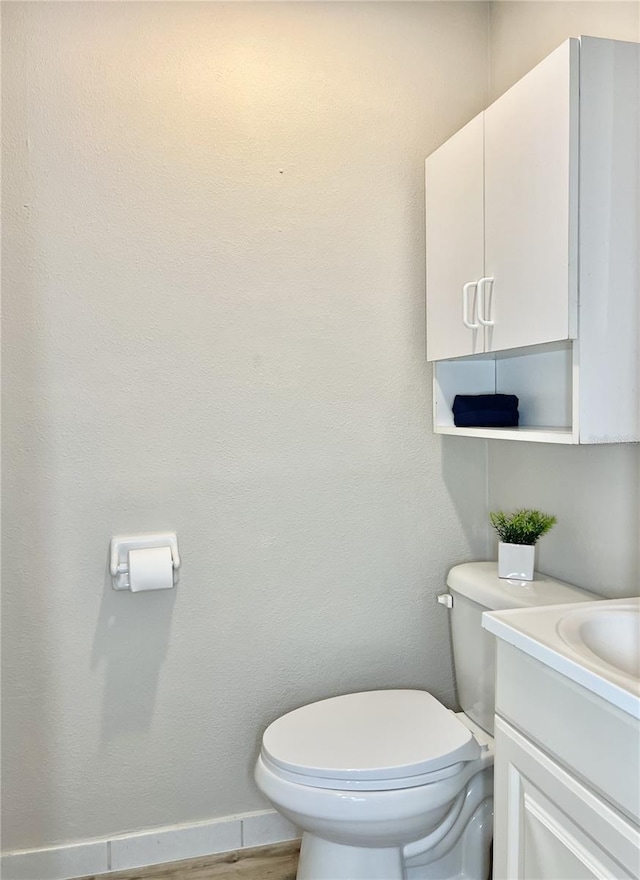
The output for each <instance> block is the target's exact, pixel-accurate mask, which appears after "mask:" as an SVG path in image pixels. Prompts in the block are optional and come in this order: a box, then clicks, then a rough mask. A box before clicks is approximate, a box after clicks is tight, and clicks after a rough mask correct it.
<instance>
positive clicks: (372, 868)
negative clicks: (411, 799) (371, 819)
mask: <svg viewBox="0 0 640 880" xmlns="http://www.w3.org/2000/svg"><path fill="white" fill-rule="evenodd" d="M405 876H406V875H405V873H404V868H403V859H402V849H401V848H400V847H380V848H378V847H376V848H371V847H360V846H345V845H344V844H341V843H332V842H331V841H329V840H323V839H322V838H320V837H316V836H315V835H313V834H309V832H308V831H305V832H304V834H303V835H302V844H301V846H300V862H299V863H298V873H297V875H296V877H297V880H404V878H405Z"/></svg>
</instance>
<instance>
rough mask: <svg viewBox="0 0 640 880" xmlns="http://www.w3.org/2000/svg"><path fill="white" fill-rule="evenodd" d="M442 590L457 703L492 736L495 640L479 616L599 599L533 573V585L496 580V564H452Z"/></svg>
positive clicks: (501, 579) (561, 582) (584, 591)
mask: <svg viewBox="0 0 640 880" xmlns="http://www.w3.org/2000/svg"><path fill="white" fill-rule="evenodd" d="M447 586H448V587H449V590H450V592H451V594H452V597H453V604H452V606H451V612H450V613H451V638H452V642H453V662H454V667H455V673H456V685H457V689H458V701H459V703H460V706H461V708H462V710H463V711H464V713H465V714H466V715H468V717H469V718H471V719H472V720H473V721H475V722H476V723H477V724H479V725H480V727H482V728H483V730H486V731H487V732H488V733H490V734H493V715H494V711H495V644H494V641H495V637H494V636H492V635H491V633H489V632H487V631H486V630H485V629H483V628H482V612H483V611H502V610H506V609H507V608H528V607H530V606H531V607H533V606H538V605H562V604H566V603H567V602H593V600H594V599H598V598H599V596H594V594H593V593H588V592H587V591H586V590H581V589H579V588H578V587H574V586H572V585H571V584H566V583H564V582H563V581H557V580H554V579H553V578H550V577H547V576H546V575H544V574H539V573H538V572H536V573H535V575H534V579H533V580H532V581H515V580H506V579H503V578H499V577H498V564H497V562H468V563H465V564H464V565H456V566H454V568H452V569H451V571H450V572H449V575H448V577H447Z"/></svg>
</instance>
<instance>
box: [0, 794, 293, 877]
mask: <svg viewBox="0 0 640 880" xmlns="http://www.w3.org/2000/svg"><path fill="white" fill-rule="evenodd" d="M298 837H300V832H299V831H298V829H297V828H295V827H294V826H293V825H291V823H290V822H287V820H286V819H283V818H282V816H280V815H279V814H278V813H276V812H275V810H263V811H260V812H258V813H244V814H242V815H239V816H225V817H224V818H221V819H212V820H211V821H209V822H196V823H194V824H192V825H170V826H165V827H163V828H155V829H153V830H152V831H142V832H136V833H133V834H120V835H118V836H117V837H112V838H107V839H100V840H83V841H78V842H76V843H72V844H67V845H65V846H52V847H47V848H45V849H29V850H21V851H19V852H7V853H3V854H2V856H1V858H0V877H1V878H2V880H72V878H74V877H84V876H86V875H88V874H108V872H110V871H123V870H126V869H128V868H144V867H147V866H148V865H159V864H163V863H164V862H177V861H180V860H181V859H195V858H198V857H199V856H208V855H214V854H215V853H222V852H228V851H230V850H236V849H244V848H247V849H248V848H249V847H253V846H266V845H267V844H270V843H281V842H283V841H286V840H296V839H297V838H298Z"/></svg>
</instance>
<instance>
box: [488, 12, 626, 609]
mask: <svg viewBox="0 0 640 880" xmlns="http://www.w3.org/2000/svg"><path fill="white" fill-rule="evenodd" d="M580 34H588V35H590V36H596V37H598V36H601V37H610V38H614V39H620V40H640V3H637V2H627V3H615V2H613V3H606V2H603V3H599V2H593V3H592V2H587V3H571V2H569V3H546V2H541V3H534V2H531V3H527V2H524V3H519V2H515V3H512V2H499V3H492V4H491V50H492V51H491V56H490V66H491V85H492V88H491V91H492V95H491V98H492V99H494V98H496V97H497V96H498V95H500V94H501V93H502V92H504V91H505V89H507V88H508V87H509V86H510V85H512V84H513V82H515V81H516V80H517V79H518V78H519V77H520V76H522V74H524V73H525V72H526V71H527V70H528V69H529V68H530V67H532V66H533V65H534V64H536V63H537V62H538V61H539V60H541V59H542V58H543V57H544V56H545V55H547V54H548V53H549V52H550V51H552V50H553V49H554V48H555V46H558V45H559V44H560V43H562V42H563V41H564V40H566V39H567V38H568V37H572V36H580ZM523 506H524V507H541V508H542V509H543V510H548V511H549V512H550V513H554V514H556V516H557V517H558V525H557V526H556V527H555V528H554V529H553V531H552V532H550V534H549V535H548V536H547V537H545V538H543V540H542V541H541V543H540V545H539V550H538V567H539V568H540V569H541V570H542V571H546V572H548V573H549V574H553V575H556V576H557V577H562V578H565V579H566V580H568V581H571V582H573V583H576V584H579V585H580V586H584V587H586V588H589V589H592V590H594V591H595V592H597V593H601V594H602V595H604V596H611V597H615V596H624V595H637V593H638V589H639V587H640V540H639V538H638V536H639V535H640V445H639V444H637V443H636V444H624V445H620V446H595V447H588V446H587V447H580V448H567V447H555V446H547V445H537V444H531V445H529V444H524V443H511V444H510V443H504V442H502V443H489V507H490V509H492V510H495V509H496V508H499V507H505V508H511V509H513V508H514V507H523Z"/></svg>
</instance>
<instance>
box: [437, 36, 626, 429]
mask: <svg viewBox="0 0 640 880" xmlns="http://www.w3.org/2000/svg"><path fill="white" fill-rule="evenodd" d="M639 156H640V45H638V44H636V43H623V42H620V41H614V40H603V39H597V38H591V37H581V38H580V40H576V39H571V40H568V41H567V42H566V43H564V44H563V45H562V46H560V47H559V48H558V49H557V50H556V51H555V52H553V53H552V54H551V55H550V56H549V57H548V58H546V59H545V60H544V61H543V62H541V63H540V64H539V65H538V66H537V67H535V68H534V69H533V70H532V71H531V72H530V73H529V74H527V75H526V76H525V77H524V78H523V79H522V80H521V81H520V82H518V83H516V84H515V85H514V86H513V87H512V88H511V89H509V91H507V92H506V93H505V94H504V95H503V96H502V97H500V98H499V99H498V100H497V101H495V102H494V103H493V104H492V105H491V106H490V107H488V108H487V109H486V110H485V111H484V112H483V113H481V114H480V115H479V116H477V117H475V118H474V119H472V120H471V122H469V123H468V124H467V125H466V126H465V127H464V128H463V129H461V130H460V131H459V132H458V133H457V134H455V135H454V136H453V137H452V138H451V139H450V140H448V141H447V142H446V143H445V144H443V146H441V147H440V148H439V149H438V150H436V151H435V152H434V153H433V154H432V155H431V156H429V158H428V159H427V160H426V247H427V270H426V280H427V309H426V314H427V359H428V360H429V361H433V362H434V368H433V371H434V429H435V431H436V433H443V434H459V435H468V436H480V437H498V438H501V439H517V440H522V439H526V440H538V441H544V442H557V443H602V442H620V441H626V442H631V441H635V440H638V439H640V381H639V379H638V375H639V373H640V357H639V352H638V350H639V344H638V338H639V335H640V334H639V327H640V306H639V300H640V293H639V284H640V268H639V262H638V241H639V240H640V216H639V215H640V209H639V204H640V159H639ZM458 393H459V394H482V393H511V394H516V395H517V396H518V398H519V400H520V427H519V428H517V429H511V428H502V429H484V428H456V427H455V426H454V424H453V416H452V411H451V407H452V404H453V398H454V397H455V395H456V394H458Z"/></svg>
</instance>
